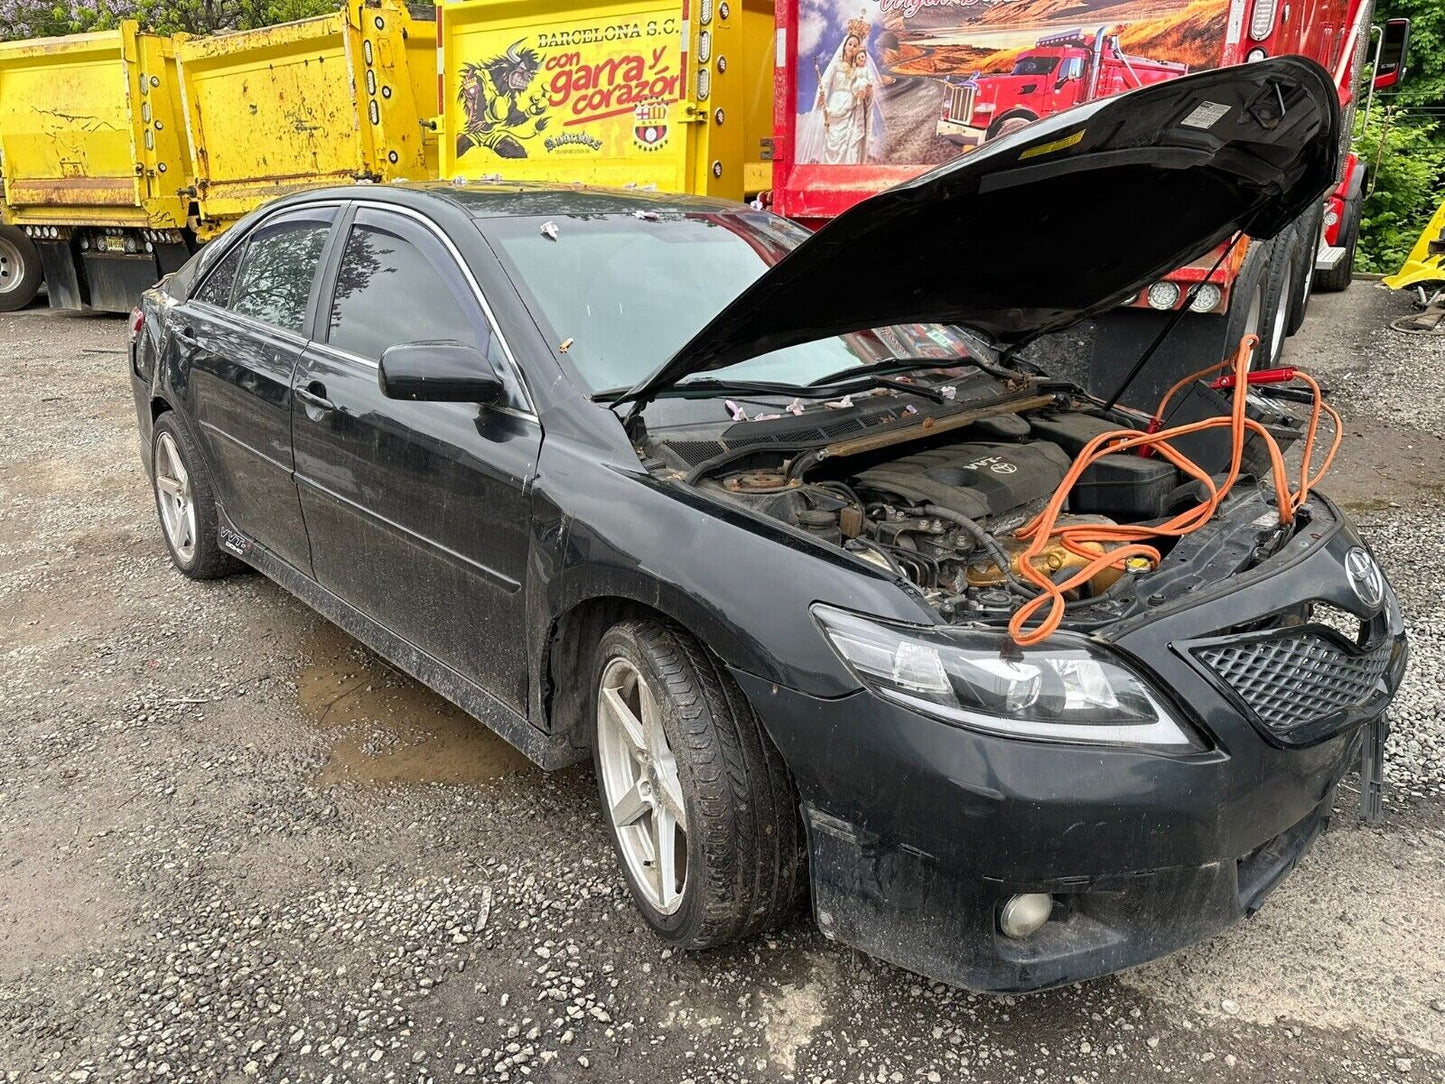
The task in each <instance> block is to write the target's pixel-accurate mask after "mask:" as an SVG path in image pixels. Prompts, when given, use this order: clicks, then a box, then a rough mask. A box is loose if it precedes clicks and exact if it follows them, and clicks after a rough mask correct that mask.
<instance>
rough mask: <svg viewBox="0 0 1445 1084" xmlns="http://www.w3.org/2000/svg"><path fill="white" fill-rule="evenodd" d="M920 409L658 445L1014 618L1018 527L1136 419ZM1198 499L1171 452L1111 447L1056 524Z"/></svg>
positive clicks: (681, 468) (924, 582) (1021, 589)
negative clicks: (854, 426) (875, 428)
mask: <svg viewBox="0 0 1445 1084" xmlns="http://www.w3.org/2000/svg"><path fill="white" fill-rule="evenodd" d="M1027 405H1029V406H1033V402H1030V403H1029V404H1027ZM918 413H919V412H917V411H914V412H913V414H911V415H909V416H905V417H898V418H896V419H892V421H893V424H894V426H896V427H897V429H898V430H900V432H899V435H898V439H897V440H888V439H881V438H880V437H879V436H877V435H874V434H870V433H868V431H867V430H866V429H865V430H863V432H862V435H860V436H858V437H856V438H854V443H849V441H848V439H846V438H845V439H844V440H842V441H836V440H835V441H833V442H832V443H830V444H828V445H826V446H825V447H824V449H823V450H821V451H820V450H819V449H818V448H817V447H816V446H815V445H814V446H809V445H807V444H806V443H805V442H804V441H803V440H801V439H796V438H800V437H802V436H804V435H805V431H803V430H802V429H801V423H802V419H798V418H787V419H784V420H783V422H782V425H781V426H780V428H779V429H778V430H777V431H776V432H772V433H770V432H769V431H768V430H769V423H768V422H767V421H764V422H762V423H761V424H759V423H756V422H754V423H743V424H741V425H734V426H732V427H730V428H728V429H727V430H726V431H724V432H722V433H720V434H717V435H716V436H715V437H714V439H713V440H709V441H696V440H695V441H671V442H670V441H667V440H662V441H657V442H654V444H653V445H652V447H651V449H650V451H651V453H652V455H653V457H654V465H655V466H658V467H662V468H663V471H664V473H669V471H668V470H667V466H668V465H672V466H675V468H676V470H675V471H673V472H671V473H674V474H675V475H676V476H679V477H682V478H685V479H686V480H687V481H688V482H689V483H691V484H694V485H696V486H697V487H698V488H700V489H701V490H703V491H704V492H707V493H710V494H711V495H713V496H715V497H716V498H718V499H721V500H724V501H727V502H730V503H733V504H736V505H742V506H745V507H747V508H749V509H751V510H752V511H754V512H756V513H760V514H763V515H766V516H768V517H770V518H772V519H776V520H780V521H782V522H784V523H787V524H789V525H790V526H792V527H794V528H796V529H798V530H801V531H803V532H806V533H807V534H808V535H810V536H812V537H814V538H816V539H818V540H819V541H822V542H825V543H827V544H830V545H833V546H838V547H840V548H842V549H844V550H846V551H849V552H851V553H853V554H854V555H855V556H856V557H858V558H860V559H862V560H865V561H869V562H871V563H873V564H875V565H878V566H879V567H880V568H886V569H888V570H890V571H892V572H894V573H896V574H898V575H901V576H903V577H906V578H907V579H908V580H909V581H910V582H912V583H913V584H914V585H916V586H917V587H918V588H919V589H920V590H921V591H922V592H923V594H924V596H925V597H926V598H928V599H929V601H931V602H933V603H934V604H935V605H938V606H939V608H940V609H941V611H942V612H943V613H944V614H945V615H947V616H949V617H952V618H958V619H968V618H970V617H974V618H984V619H988V618H992V617H997V616H999V615H1005V614H1007V613H1009V612H1010V611H1011V610H1013V609H1014V608H1015V607H1016V606H1017V604H1018V600H1019V597H1020V595H1021V594H1028V593H1032V592H1033V591H1034V590H1036V588H1032V589H1031V588H1029V587H1028V585H1026V584H1024V583H1023V582H1022V579H1021V575H1020V568H1021V561H1022V560H1023V559H1024V551H1025V549H1026V548H1027V545H1028V543H1027V542H1026V541H1025V540H1021V539H1019V538H1018V537H1017V532H1018V529H1019V528H1020V527H1022V526H1024V525H1025V524H1026V523H1027V522H1028V521H1029V520H1030V519H1032V518H1033V517H1034V516H1035V515H1036V514H1037V513H1038V512H1039V511H1041V510H1042V509H1043V507H1044V506H1045V504H1046V503H1047V502H1048V501H1049V500H1050V498H1051V497H1052V496H1053V495H1054V493H1055V491H1056V490H1057V489H1058V488H1059V486H1060V484H1061V483H1062V482H1063V480H1064V478H1065V475H1066V474H1067V473H1068V471H1069V469H1070V466H1071V464H1072V463H1073V462H1074V460H1075V458H1076V457H1077V456H1078V455H1079V453H1080V452H1081V451H1082V450H1083V449H1084V447H1085V446H1086V445H1087V444H1088V443H1089V441H1090V440H1091V439H1093V438H1094V437H1095V436H1097V435H1099V434H1100V433H1103V432H1106V431H1110V430H1115V429H1118V428H1119V427H1120V425H1121V424H1123V423H1125V422H1127V421H1128V420H1129V419H1127V418H1123V419H1121V418H1120V417H1118V416H1110V415H1109V414H1108V413H1107V412H1105V411H1104V410H1102V409H1101V408H1100V407H1098V406H1097V404H1094V403H1093V402H1092V401H1089V400H1080V399H1076V398H1073V397H1070V396H1068V395H1057V396H1055V397H1053V398H1048V399H1045V401H1044V404H1043V405H1041V406H1034V408H1033V409H1026V410H1022V411H1011V410H1004V411H999V412H996V413H991V414H988V415H987V416H984V417H977V418H972V417H969V418H967V419H966V423H965V424H961V425H957V426H949V427H948V428H949V429H951V431H949V432H938V433H937V434H936V435H934V434H933V433H932V432H931V430H930V427H929V419H928V418H927V417H925V418H923V419H921V420H920V419H919V418H918V417H917V416H916V415H917V414H918ZM957 413H958V412H955V415H956V414H957ZM964 413H967V412H966V411H964ZM938 417H940V418H948V417H949V414H948V413H947V412H940V414H939V415H938ZM835 428H836V427H835ZM935 428H936V429H939V430H943V429H945V424H944V423H939V424H936V426H935ZM910 430H911V432H910ZM886 431H887V430H885V432H886ZM822 435H824V436H829V435H832V434H829V433H827V432H826V431H824V433H823V434H822ZM829 449H831V451H830V450H829ZM857 449H861V451H859V450H857ZM708 452H713V453H716V454H714V455H708V454H706V453H708ZM1191 454H1194V455H1198V456H1199V458H1200V461H1201V462H1205V461H1208V460H1209V459H1210V458H1211V456H1213V458H1214V460H1215V461H1216V462H1218V457H1219V454H1220V450H1219V449H1217V448H1215V449H1211V448H1209V447H1204V446H1201V447H1197V448H1194V449H1192V451H1191ZM1224 463H1227V458H1226V459H1225V460H1224ZM1200 495H1201V489H1200V483H1199V482H1197V481H1193V480H1191V479H1190V478H1188V476H1186V475H1185V474H1183V473H1182V472H1181V471H1180V470H1178V469H1177V468H1175V467H1174V466H1173V465H1172V464H1170V463H1169V462H1167V461H1166V460H1164V459H1163V458H1160V457H1157V456H1156V457H1144V456H1140V455H1138V454H1135V453H1116V454H1111V455H1106V456H1104V457H1102V458H1101V459H1100V460H1099V461H1098V462H1096V463H1094V464H1092V465H1091V466H1089V467H1088V469H1086V470H1085V471H1084V472H1083V473H1082V475H1081V476H1080V477H1079V478H1078V480H1077V482H1076V483H1075V485H1074V486H1073V488H1072V489H1071V490H1070V491H1069V496H1068V502H1067V504H1066V506H1065V509H1064V513H1063V515H1062V516H1061V518H1060V519H1059V523H1060V524H1069V523H1088V524H1134V523H1142V522H1149V521H1159V520H1162V519H1164V518H1167V517H1168V516H1169V515H1171V514H1173V513H1174V512H1175V511H1177V510H1179V509H1181V508H1183V507H1187V506H1189V505H1192V504H1194V503H1197V502H1198V501H1199V499H1200ZM1255 499H1256V500H1259V499H1261V498H1259V497H1258V495H1257V494H1256V497H1255ZM1266 511H1267V510H1266ZM1265 518H1266V520H1267V519H1268V516H1266V517H1265ZM1109 545H1110V544H1109V543H1086V544H1084V545H1082V546H1076V547H1075V548H1073V549H1070V548H1066V547H1065V546H1064V545H1063V544H1062V543H1060V542H1051V543H1050V544H1049V545H1048V546H1047V548H1045V549H1044V550H1043V552H1042V553H1040V554H1038V555H1037V556H1035V558H1034V561H1035V567H1036V568H1038V569H1041V570H1042V571H1044V572H1045V573H1046V574H1047V575H1048V576H1049V577H1050V578H1051V579H1054V580H1056V581H1062V579H1063V578H1065V577H1067V576H1069V575H1072V574H1073V573H1075V572H1077V570H1078V569H1080V568H1082V567H1083V566H1085V565H1086V564H1088V563H1089V562H1090V561H1091V560H1092V559H1093V558H1094V557H1097V556H1099V555H1101V554H1103V553H1105V552H1106V551H1107V548H1108V547H1109ZM1164 548H1165V550H1166V551H1167V545H1166V546H1165V547H1164ZM1078 550H1083V551H1084V552H1082V553H1081V552H1077V551H1078ZM1247 550H1248V547H1247V546H1246V547H1244V548H1242V549H1241V550H1240V553H1241V554H1244V553H1246V552H1247ZM1241 559H1242V558H1241ZM1137 560H1138V559H1136V564H1135V565H1132V566H1131V570H1130V571H1125V570H1120V569H1115V568H1109V569H1106V570H1104V571H1103V572H1100V573H1098V574H1096V575H1095V576H1093V577H1092V578H1091V579H1089V580H1088V582H1087V592H1086V593H1085V592H1080V595H1081V597H1090V598H1096V597H1098V596H1101V595H1105V594H1106V593H1109V592H1110V589H1111V588H1113V587H1114V586H1115V584H1116V583H1118V581H1119V580H1120V579H1121V578H1125V577H1127V576H1130V575H1131V572H1137V573H1139V574H1146V573H1148V572H1149V571H1151V569H1152V565H1151V566H1150V567H1143V566H1142V565H1138V564H1137ZM1120 586H1121V587H1123V586H1126V585H1120Z"/></svg>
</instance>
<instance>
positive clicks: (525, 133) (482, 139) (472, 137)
mask: <svg viewBox="0 0 1445 1084" xmlns="http://www.w3.org/2000/svg"><path fill="white" fill-rule="evenodd" d="M541 67H542V58H541V56H539V55H538V54H537V53H536V51H535V50H532V49H524V48H522V43H521V42H520V41H516V42H513V43H512V44H511V46H510V47H509V48H508V49H507V51H506V52H505V53H504V54H503V55H501V56H498V57H493V58H492V59H491V60H488V61H485V62H483V63H481V64H467V65H465V66H464V67H463V68H462V86H461V90H460V91H459V92H458V94H457V100H458V101H459V102H460V103H461V106H462V109H463V110H465V112H466V115H467V126H466V130H465V131H463V132H462V133H461V134H460V135H458V136H457V157H458V158H460V157H461V156H462V155H464V154H466V153H467V151H469V150H471V149H472V148H473V147H486V148H487V149H488V150H490V151H492V152H493V153H495V154H496V155H497V156H498V157H499V158H526V157H527V148H526V147H525V146H523V145H522V140H524V139H531V138H532V137H533V136H535V135H537V134H538V133H539V132H541V131H542V129H544V128H546V127H547V118H546V117H544V116H543V115H542V114H543V113H545V112H546V111H547V101H546V98H545V96H543V95H540V94H528V93H527V92H528V89H529V88H530V87H531V85H532V80H533V79H535V78H536V77H537V72H538V70H539V69H540V68H541ZM524 95H526V99H525V101H524V100H523V96H524Z"/></svg>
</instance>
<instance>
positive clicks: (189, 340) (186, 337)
mask: <svg viewBox="0 0 1445 1084" xmlns="http://www.w3.org/2000/svg"><path fill="white" fill-rule="evenodd" d="M171 335H172V337H173V338H174V339H175V340H176V342H178V343H180V344H181V345H182V346H183V347H185V348H186V349H187V350H195V349H198V348H199V347H200V345H201V343H200V340H199V339H197V338H196V333H195V332H194V331H193V330H191V329H190V328H189V327H178V328H176V329H175V330H174V331H172V332H171Z"/></svg>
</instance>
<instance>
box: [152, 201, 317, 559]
mask: <svg viewBox="0 0 1445 1084" xmlns="http://www.w3.org/2000/svg"><path fill="white" fill-rule="evenodd" d="M338 210H339V208H338V207H337V206H336V205H330V206H325V205H323V206H316V207H304V208H298V209H296V210H291V211H285V212H282V213H280V214H277V215H275V216H273V217H272V218H269V219H267V220H265V221H263V222H261V223H260V224H259V225H258V226H257V227H256V228H255V229H253V230H252V231H251V232H250V233H249V234H248V235H247V236H246V237H245V238H243V239H242V240H241V241H240V242H238V243H237V244H235V246H234V247H233V248H232V249H231V250H230V251H229V252H228V253H227V254H226V255H225V256H224V257H223V258H222V259H221V261H220V262H219V263H218V264H216V266H215V267H214V268H212V269H211V271H210V272H209V273H208V274H207V275H206V278H205V280H204V281H203V282H201V283H199V284H198V286H197V288H196V290H195V292H194V293H193V294H192V296H191V298H190V300H188V301H187V302H186V303H185V308H184V310H183V315H184V319H179V320H174V319H173V320H171V321H169V326H170V327H171V328H172V329H173V330H172V332H171V335H172V337H173V339H174V340H175V341H174V344H173V346H174V349H176V350H178V351H180V352H181V353H182V354H183V355H184V356H185V358H186V359H187V362H186V364H185V365H184V366H183V367H182V368H183V370H184V371H185V372H186V373H187V381H188V384H189V387H188V391H187V394H188V395H189V396H190V398H191V402H192V407H193V410H194V416H195V418H196V420H197V424H198V428H199V430H200V436H201V440H202V442H203V443H204V445H205V448H206V452H207V454H208V458H209V460H210V462H211V463H212V465H213V466H214V468H215V469H214V471H213V472H212V473H213V474H214V476H215V478H214V481H215V486H216V496H217V499H218V500H219V502H220V504H221V506H222V507H223V508H224V509H225V510H226V514H227V516H229V517H230V519H231V521H232V522H233V523H234V524H235V525H236V526H237V527H238V528H240V529H241V530H242V531H244V532H245V533H246V534H248V535H249V536H250V537H252V538H254V539H256V541H258V542H260V543H261V544H262V545H263V546H265V547H266V548H267V549H269V550H271V551H272V552H273V553H276V554H277V555H279V556H280V557H282V558H283V559H285V560H286V561H288V562H290V563H291V564H293V565H295V566H296V567H297V568H300V569H302V570H309V569H310V567H311V565H310V553H309V550H308V548H307V542H306V529H305V525H304V524H303V523H302V520H301V504H300V501H299V500H298V498H297V494H296V484H295V482H294V481H293V480H292V476H291V471H292V457H291V378H292V374H293V372H294V371H295V369H296V364H297V362H298V361H299V360H300V358H301V354H302V352H303V351H304V350H305V348H306V328H307V324H308V321H307V312H308V311H309V308H310V305H311V301H312V297H311V295H312V293H313V291H314V289H315V288H316V287H317V286H318V285H319V283H318V282H317V280H318V278H319V276H318V275H317V273H316V271H317V266H318V265H319V263H320V261H321V255H322V252H323V250H324V249H325V247H326V241H327V237H328V235H329V233H330V231H331V226H332V222H333V220H334V219H335V217H336V215H337V213H338Z"/></svg>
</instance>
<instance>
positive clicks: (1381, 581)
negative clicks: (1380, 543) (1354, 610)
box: [1345, 546, 1385, 610]
mask: <svg viewBox="0 0 1445 1084" xmlns="http://www.w3.org/2000/svg"><path fill="white" fill-rule="evenodd" d="M1345 575H1346V576H1348V577H1349V578H1350V587H1351V588H1352V589H1353V590H1354V592H1355V597H1356V598H1358V599H1359V600H1360V601H1361V602H1363V603H1364V604H1365V605H1366V606H1367V607H1368V608H1369V609H1372V610H1373V609H1375V607H1377V606H1379V605H1380V603H1382V602H1384V601H1385V575H1384V573H1383V572H1381V571H1380V566H1379V565H1377V564H1376V563H1375V559H1374V558H1373V557H1371V556H1370V554H1369V552H1368V551H1367V550H1366V549H1365V548H1364V547H1363V546H1356V547H1355V548H1354V549H1352V550H1350V552H1349V553H1347V554H1345Z"/></svg>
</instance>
